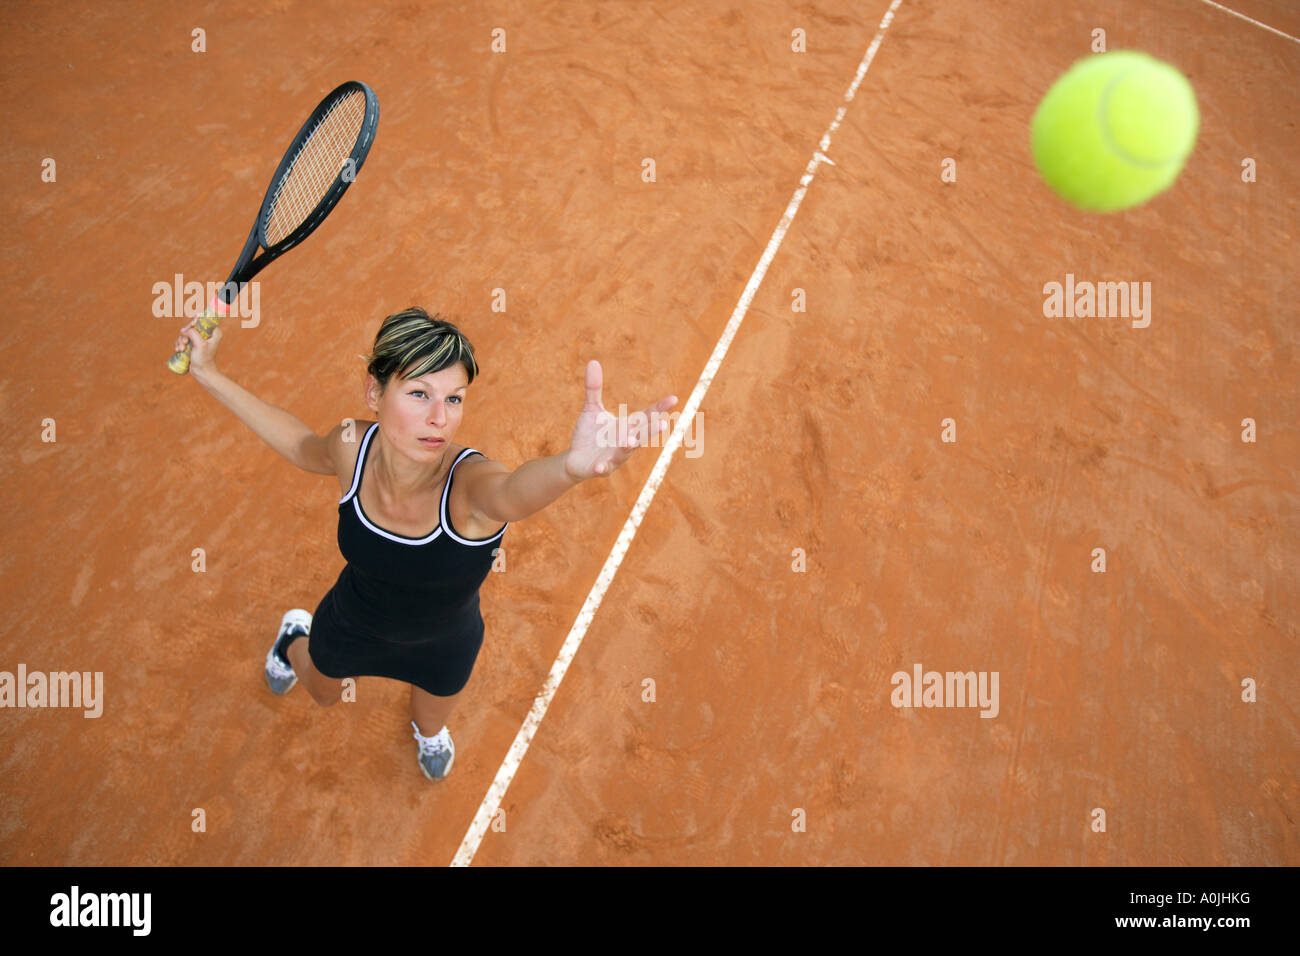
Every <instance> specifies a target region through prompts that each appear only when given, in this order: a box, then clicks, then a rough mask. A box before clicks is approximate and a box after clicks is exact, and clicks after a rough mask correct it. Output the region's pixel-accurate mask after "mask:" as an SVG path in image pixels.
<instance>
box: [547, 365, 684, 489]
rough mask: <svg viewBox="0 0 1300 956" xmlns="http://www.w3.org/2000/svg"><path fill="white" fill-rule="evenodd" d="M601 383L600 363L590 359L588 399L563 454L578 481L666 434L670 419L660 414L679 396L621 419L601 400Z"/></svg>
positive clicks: (599, 474) (600, 474) (605, 471)
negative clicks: (654, 438) (607, 409)
mask: <svg viewBox="0 0 1300 956" xmlns="http://www.w3.org/2000/svg"><path fill="white" fill-rule="evenodd" d="M602 384H603V378H602V375H601V371H600V363H599V362H597V361H596V360H595V359H592V360H591V361H590V362H588V363H587V400H586V402H585V404H584V405H583V406H582V414H580V415H579V416H578V424H577V425H575V426H574V427H573V439H572V440H571V441H570V442H569V450H568V451H567V452H565V455H564V471H565V473H566V474H567V475H568V476H569V477H570V478H572V479H574V480H575V481H583V480H585V479H587V478H606V477H608V476H609V475H610V474H612V473H613V471H614V469H615V468H617V467H618V466H619V465H621V464H623V462H625V461H627V460H628V458H630V457H631V456H632V452H633V451H635V450H636V449H637V448H639V447H640V446H641V445H647V444H649V443H650V439H651V438H652V437H656V436H657V435H663V434H665V433H666V432H667V430H668V420H667V419H666V418H661V417H660V415H661V414H662V413H664V412H666V411H668V409H670V408H672V407H673V406H674V405H676V404H677V396H676V395H668V396H666V397H664V398H661V399H659V401H657V402H655V403H654V404H653V405H651V406H649V407H648V408H646V410H645V411H644V412H640V413H633V414H630V415H629V416H628V418H627V420H626V421H624V422H622V423H620V422H619V420H618V418H616V417H615V416H614V415H611V414H610V413H609V412H607V411H605V406H604V405H602V404H601V402H600V390H601V386H602Z"/></svg>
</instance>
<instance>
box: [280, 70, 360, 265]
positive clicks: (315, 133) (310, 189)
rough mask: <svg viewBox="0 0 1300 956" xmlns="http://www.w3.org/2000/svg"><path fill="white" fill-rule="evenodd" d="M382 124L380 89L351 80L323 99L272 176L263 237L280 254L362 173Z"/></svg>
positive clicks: (299, 239)
mask: <svg viewBox="0 0 1300 956" xmlns="http://www.w3.org/2000/svg"><path fill="white" fill-rule="evenodd" d="M378 125H379V99H378V98H377V97H376V96H375V93H374V90H372V89H370V87H368V86H366V84H364V83H361V82H359V81H356V80H349V81H348V82H347V83H343V84H342V85H340V86H338V87H337V88H336V89H334V90H332V91H331V92H330V93H329V95H328V96H326V97H325V98H324V99H323V100H321V101H320V104H319V105H318V106H317V107H316V109H314V110H313V111H312V114H311V116H309V117H308V118H307V122H305V123H303V124H302V128H301V129H299V130H298V134H297V135H296V136H294V138H293V142H292V143H290V144H289V148H288V149H287V150H285V153H284V158H283V159H281V160H280V165H279V167H278V168H277V169H276V171H275V175H274V176H272V177H271V185H270V186H268V187H267V190H266V197H265V198H264V199H263V200H262V208H261V210H260V211H259V212H258V216H257V226H256V233H257V241H258V243H259V244H260V245H261V246H262V247H263V248H264V249H266V251H267V252H268V253H273V254H275V255H279V254H280V253H282V252H284V251H285V250H287V249H290V248H291V247H293V246H295V245H297V244H298V243H299V242H302V240H303V239H306V238H307V236H309V235H311V232H312V230H314V229H315V228H316V227H317V226H318V225H320V224H321V222H323V221H324V219H325V217H326V216H327V215H329V212H330V210H331V209H333V208H334V205H335V204H336V203H337V202H338V201H339V199H340V198H341V197H342V196H343V193H344V192H345V191H346V190H347V188H348V186H350V185H352V181H353V180H354V179H355V178H356V174H357V173H358V172H359V171H360V169H361V166H362V164H363V163H364V162H365V161H366V156H367V155H368V154H369V153H370V147H371V145H372V144H373V143H374V141H375V129H376V127H377V126H378Z"/></svg>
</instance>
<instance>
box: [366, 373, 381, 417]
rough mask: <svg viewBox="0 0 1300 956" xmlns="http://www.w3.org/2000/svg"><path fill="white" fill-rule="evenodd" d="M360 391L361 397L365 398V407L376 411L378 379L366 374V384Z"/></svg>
mask: <svg viewBox="0 0 1300 956" xmlns="http://www.w3.org/2000/svg"><path fill="white" fill-rule="evenodd" d="M362 391H363V397H364V398H365V400H366V407H367V408H369V409H370V410H371V411H372V412H378V411H379V397H380V388H379V379H377V378H375V377H374V376H373V375H367V376H366V384H365V387H364V388H363V389H362Z"/></svg>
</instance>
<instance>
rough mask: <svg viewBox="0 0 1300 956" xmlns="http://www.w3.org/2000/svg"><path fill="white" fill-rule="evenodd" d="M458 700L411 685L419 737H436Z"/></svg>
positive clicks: (455, 696)
mask: <svg viewBox="0 0 1300 956" xmlns="http://www.w3.org/2000/svg"><path fill="white" fill-rule="evenodd" d="M299 640H301V638H299ZM294 643H297V642H296V641H295V642H294ZM312 696H315V695H314V694H313V695H312ZM458 700H460V694H453V695H452V696H451V697H435V696H434V695H433V694H430V693H429V692H428V691H424V690H420V688H418V687H416V686H415V685H414V684H412V685H411V719H412V720H414V721H415V726H417V727H419V728H420V736H422V737H434V736H437V734H438V731H440V730H442V728H443V727H445V726H446V724H447V718H448V717H450V716H451V711H452V708H453V707H455V706H456V701H458Z"/></svg>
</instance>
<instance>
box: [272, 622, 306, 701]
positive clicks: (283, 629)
mask: <svg viewBox="0 0 1300 956" xmlns="http://www.w3.org/2000/svg"><path fill="white" fill-rule="evenodd" d="M310 633H311V614H309V613H308V612H307V611H304V610H303V609H302V608H294V609H293V610H292V611H286V612H285V615H284V617H283V618H281V620H280V633H278V634H277V635H276V636H275V643H273V644H272V645H271V649H270V650H269V651H267V652H266V686H267V687H269V688H271V693H273V694H287V693H289V691H290V689H292V687H293V685H294V684H296V683H298V675H297V674H295V673H294V672H293V667H291V666H290V665H289V663H288V662H287V660H281V659H280V657H279V655H278V654H277V653H276V652H277V651H279V650H280V645H281V643H282V642H283V641H284V639H285V638H287V637H289V636H290V635H292V634H300V635H304V636H305V635H307V634H310Z"/></svg>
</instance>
